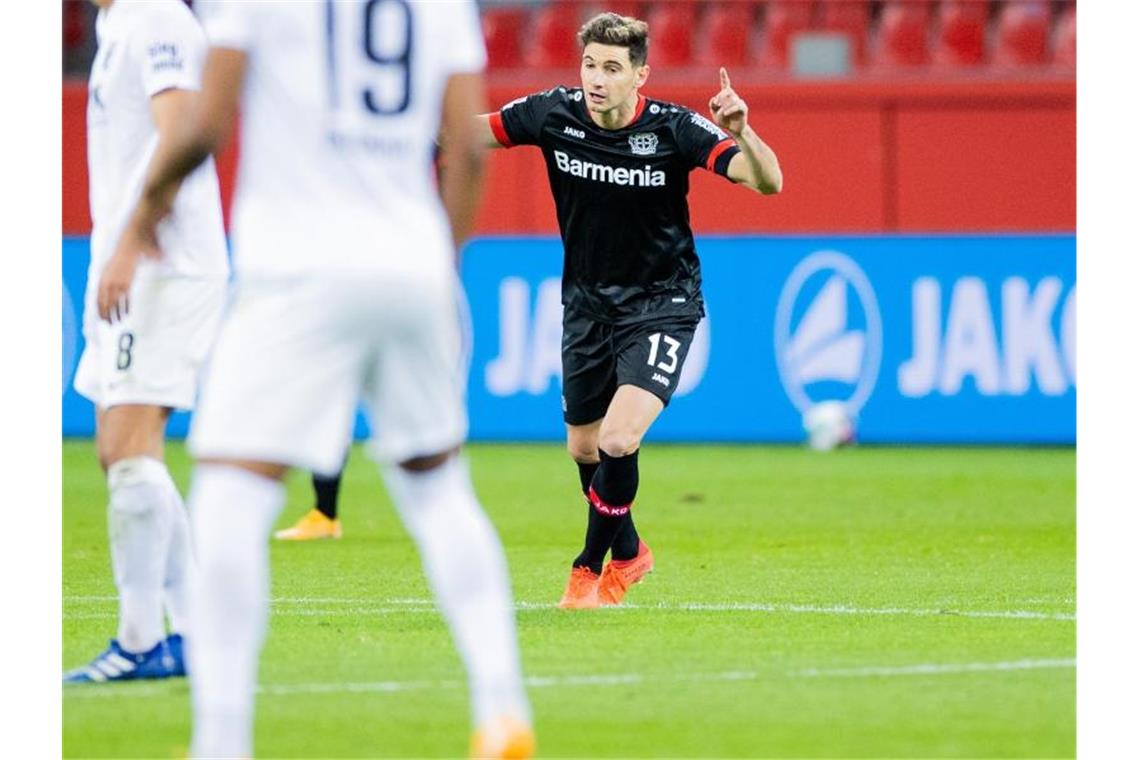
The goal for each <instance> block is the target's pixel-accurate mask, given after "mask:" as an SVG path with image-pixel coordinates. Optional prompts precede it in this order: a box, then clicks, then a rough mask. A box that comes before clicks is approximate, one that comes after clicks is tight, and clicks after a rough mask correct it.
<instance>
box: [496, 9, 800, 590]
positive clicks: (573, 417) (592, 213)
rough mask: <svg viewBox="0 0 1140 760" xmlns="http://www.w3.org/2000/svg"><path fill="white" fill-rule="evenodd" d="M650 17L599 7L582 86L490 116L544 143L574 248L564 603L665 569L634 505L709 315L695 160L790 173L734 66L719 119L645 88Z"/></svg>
mask: <svg viewBox="0 0 1140 760" xmlns="http://www.w3.org/2000/svg"><path fill="white" fill-rule="evenodd" d="M648 31H649V30H648V26H647V25H646V24H645V23H644V22H642V21H638V20H636V19H633V18H629V17H623V16H619V15H617V14H615V13H602V14H600V15H598V16H595V17H594V18H592V19H590V20H589V21H588V22H587V23H586V24H585V25H584V26H583V27H582V28H581V30H580V31H579V32H578V41H579V42H580V43H581V45H582V65H581V76H582V86H581V88H576V87H575V88H570V87H556V88H554V89H552V90H548V91H546V92H542V93H537V94H534V95H530V96H528V97H525V98H519V99H518V100H515V101H513V102H512V103H509V104H507V105H506V106H504V107H503V109H502V110H501V111H499V112H498V113H492V114H486V115H484V116H481V117H479V118H480V119H481V120H482V121H483V122H485V123H484V124H483V128H484V129H485V130H486V135H485V137H486V140H487V144H488V145H489V146H492V147H511V146H514V145H537V146H538V147H540V148H541V149H542V154H543V157H544V158H545V160H546V167H547V173H548V175H549V179H550V187H551V190H552V192H553V195H554V201H555V206H556V207H557V211H558V225H559V228H560V230H561V233H562V243H563V247H564V249H565V259H564V262H563V270H562V303H563V305H564V312H563V324H562V387H563V413H564V419H565V421H566V439H567V448H568V449H569V452H570V455H571V456H572V457H573V458H574V461H575V462H577V464H578V471H579V475H580V478H581V484H582V491H583V493H584V494H585V496H586V500H587V501H588V502H589V518H588V524H587V529H586V540H585V546H584V547H583V549H582V552H581V553H580V554H579V555H578V556H577V557H576V558H575V559H574V561H573V566H572V569H571V573H570V580H569V582H568V583H567V585H566V591H565V593H564V594H563V597H562V600H561V602H560V603H559V606H561V607H564V608H576V609H581V608H591V607H597V606H599V605H604V604H618V603H620V602H621V600H622V597H623V596H624V595H625V592H626V590H627V589H628V588H629V587H630V586H631V585H632V584H634V583H636V582H637V581H639V580H641V579H642V578H643V577H644V576H645V574H646V573H648V572H649V571H650V570H652V569H653V554H652V552H651V551H650V550H649V547H648V545H646V543H645V541H643V540H642V539H641V538H640V536H639V535H638V533H637V529H636V528H635V527H634V522H633V514H632V512H631V511H630V508H631V506H632V505H633V502H634V497H635V496H636V494H637V485H638V470H637V454H638V449H639V447H640V446H641V439H642V438H643V437H644V435H645V433H646V431H647V430H648V429H649V426H650V425H651V424H652V423H653V421H654V420H655V419H656V418H657V415H658V414H660V413H661V410H662V409H664V408H665V405H666V404H668V403H669V397H670V396H671V395H672V394H673V391H674V389H675V388H676V383H677V379H678V377H679V375H680V372H681V367H682V365H683V364H684V362H685V355H686V354H687V353H688V350H689V344H690V342H691V341H692V338H693V333H694V331H695V330H696V327H697V323H698V322H699V321H700V319H701V317H702V316H703V315H704V302H703V299H702V296H701V274H700V263H699V261H698V259H697V254H696V250H695V247H694V244H693V233H692V231H691V230H690V229H689V207H688V202H687V200H686V195H687V194H688V190H689V172H690V171H691V170H693V169H697V168H700V169H705V170H707V171H712V172H716V173H717V174H719V175H721V176H723V177H725V178H727V179H729V180H731V181H732V182H735V183H737V184H741V185H745V186H746V187H749V188H751V189H753V190H755V191H757V192H760V193H764V194H770V193H778V192H779V191H780V188H781V185H782V184H783V178H782V176H781V173H780V165H779V162H778V161H777V159H776V155H775V153H773V152H772V150H771V149H770V148H769V147H768V146H767V145H765V144H764V142H763V141H761V139H760V138H759V137H758V136H757V135H756V133H755V132H754V131H753V130H752V128H751V127H749V126H748V106H747V104H745V102H744V101H743V100H741V98H740V97H739V96H738V95H737V94H736V93H735V92H734V91H733V90H732V87H731V85H730V83H729V79H728V73H727V72H726V71H725V70H724V69H723V68H722V69H721V70H720V85H721V86H720V91H719V92H718V93H717V94H716V95H715V96H713V97H712V99H711V100H710V101H709V110H710V113H711V117H712V118H711V119H709V118H706V117H704V116H702V115H700V114H698V113H695V112H693V111H691V110H689V109H688V108H684V107H682V106H678V105H674V104H672V103H665V102H660V101H656V100H652V99H649V98H646V97H644V96H643V95H641V94H640V93H639V92H638V91H639V89H640V88H641V87H642V86H643V85H644V84H645V81H646V79H647V78H648V76H649V66H647V65H646V60H647V55H648V50H649V38H648ZM609 552H612V557H611V561H610V562H609V563H607V564H605V565H604V568H603V563H605V558H606V554H607V553H609Z"/></svg>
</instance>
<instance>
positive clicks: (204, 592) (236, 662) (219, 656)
mask: <svg viewBox="0 0 1140 760" xmlns="http://www.w3.org/2000/svg"><path fill="white" fill-rule="evenodd" d="M284 502H285V487H284V486H283V485H282V484H281V483H279V482H277V481H276V480H272V479H270V478H265V477H262V476H260V475H255V474H253V473H251V472H248V471H246V470H242V469H239V468H237V467H231V466H226V465H216V464H204V465H199V466H198V467H197V469H196V470H195V472H194V480H193V485H192V486H191V489H190V524H191V531H192V534H193V538H194V551H195V555H196V557H195V559H196V561H195V563H194V564H193V565H192V566H191V568H192V569H191V573H190V577H191V584H190V592H191V593H190V602H191V604H190V615H191V617H190V629H189V633H188V635H187V637H186V644H187V671H188V672H189V675H190V691H191V696H192V699H193V707H194V729H193V737H192V740H191V747H190V754H191V756H192V757H251V756H252V755H253V698H254V690H255V688H256V686H257V663H258V658H259V657H260V654H261V645H262V643H263V642H264V640H265V628H266V623H267V618H268V613H269V532H270V530H271V529H272V527H273V522H274V520H276V519H277V513H278V512H280V511H281V506H282V504H284Z"/></svg>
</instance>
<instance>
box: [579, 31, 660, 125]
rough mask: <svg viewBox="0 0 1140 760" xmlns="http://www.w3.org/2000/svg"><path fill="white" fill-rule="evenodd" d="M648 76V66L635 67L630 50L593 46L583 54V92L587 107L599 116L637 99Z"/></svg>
mask: <svg viewBox="0 0 1140 760" xmlns="http://www.w3.org/2000/svg"><path fill="white" fill-rule="evenodd" d="M648 75H649V67H648V66H634V65H633V61H631V60H630V59H629V48H624V47H618V46H616V45H602V44H601V43H598V42H591V43H590V44H589V45H587V46H586V49H585V50H583V51H582V91H583V92H585V93H586V107H587V108H589V109H590V110H591V111H593V112H595V113H605V112H607V111H610V110H612V109H614V108H617V107H618V106H620V105H622V104H623V103H627V102H629V101H631V100H633V99H635V98H636V97H637V88H639V87H641V86H642V85H643V84H645V79H646V77H647V76H648Z"/></svg>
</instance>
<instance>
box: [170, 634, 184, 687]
mask: <svg viewBox="0 0 1140 760" xmlns="http://www.w3.org/2000/svg"><path fill="white" fill-rule="evenodd" d="M166 648H167V649H169V650H170V656H171V657H172V658H173V659H174V672H173V673H171V674H170V675H171V676H173V677H175V678H181V677H182V676H185V675H186V655H185V654H184V653H183V652H184V647H183V644H182V634H181V633H172V634H170V635H169V636H167V637H166Z"/></svg>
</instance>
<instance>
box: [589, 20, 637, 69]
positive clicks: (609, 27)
mask: <svg viewBox="0 0 1140 760" xmlns="http://www.w3.org/2000/svg"><path fill="white" fill-rule="evenodd" d="M591 42H597V43H598V44H599V45H614V46H616V47H623V48H628V49H629V60H630V61H632V62H633V65H634V66H644V65H645V61H646V59H648V58H649V25H648V24H646V23H645V22H644V21H639V20H638V19H635V18H632V17H630V16H619V15H618V14H616V13H599V14H598V15H597V16H594V17H593V18H592V19H590V20H589V21H587V22H586V23H585V24H582V28H581V29H579V30H578V44H580V45H581V46H582V47H586V46H587V45H589V44H590V43H591Z"/></svg>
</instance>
